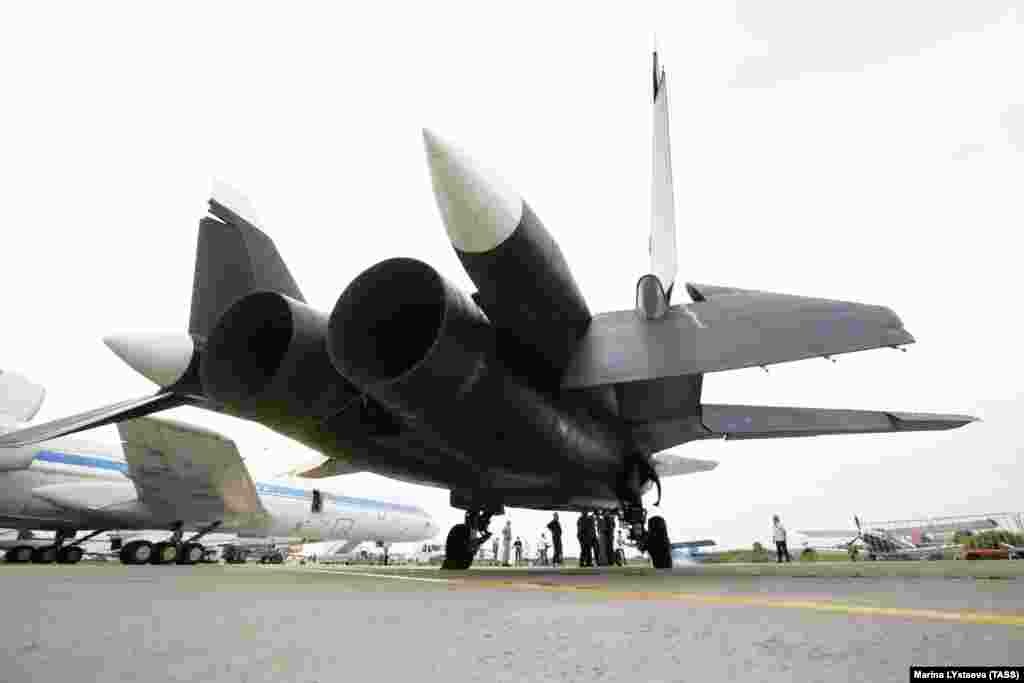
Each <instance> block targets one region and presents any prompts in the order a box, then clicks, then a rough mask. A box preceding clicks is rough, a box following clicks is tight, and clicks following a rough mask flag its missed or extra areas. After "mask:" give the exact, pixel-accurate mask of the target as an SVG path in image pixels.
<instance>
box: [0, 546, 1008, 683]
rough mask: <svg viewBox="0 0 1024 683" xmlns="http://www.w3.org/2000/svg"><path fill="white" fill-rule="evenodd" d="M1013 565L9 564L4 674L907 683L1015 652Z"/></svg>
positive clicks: (2, 578) (8, 677)
mask: <svg viewBox="0 0 1024 683" xmlns="http://www.w3.org/2000/svg"><path fill="white" fill-rule="evenodd" d="M908 564H911V563H908ZM977 564H978V565H982V564H985V563H977ZM997 564H998V565H1000V567H999V568H997V567H996V565H997ZM1011 564H1012V563H1009V562H1002V563H996V562H991V563H987V564H986V566H985V568H984V569H983V570H982V571H980V573H979V572H978V571H976V572H975V573H976V574H978V575H979V576H997V577H1000V578H962V577H953V578H948V577H944V576H942V575H934V576H925V577H921V576H913V575H912V574H913V573H914V570H913V569H907V570H905V571H904V572H903V573H906V574H910V575H909V576H884V575H877V576H864V575H861V576H856V573H862V574H863V571H864V570H863V569H862V568H856V569H853V570H851V569H850V568H849V567H847V568H846V569H842V568H840V569H833V570H831V571H829V570H828V569H827V568H825V567H815V568H811V569H808V568H800V567H793V568H783V569H779V570H776V569H773V568H768V567H765V568H762V571H760V574H761V575H756V574H755V573H751V572H750V571H746V570H743V568H733V569H731V570H722V569H720V568H719V569H708V570H705V569H704V568H683V569H679V570H675V571H673V572H671V573H667V572H654V571H653V570H646V569H626V570H612V571H606V572H600V571H593V570H591V571H572V572H553V571H550V570H547V571H545V570H518V571H517V570H487V569H482V570H478V571H471V572H454V573H447V572H445V573H442V572H439V571H437V570H436V569H427V570H401V569H397V570H393V569H381V568H375V567H353V568H342V567H329V566H324V565H318V566H306V567H297V566H296V567H290V566H287V565H286V566H260V565H247V566H226V565H213V566H199V567H178V566H159V567H158V566H147V567H124V566H121V565H119V564H110V565H87V564H81V565H77V566H60V565H50V566H45V565H44V566H33V565H0V586H2V594H3V603H2V605H3V607H2V609H3V613H4V619H3V620H2V627H0V628H2V633H0V643H2V645H0V680H3V681H19V682H21V681H26V682H28V681H40V682H42V681H46V682H50V681H63V680H72V681H247V682H249V681H252V682H255V681H303V682H314V681H317V682H326V681H340V680H347V679H351V678H354V677H359V678H364V677H368V678H371V679H373V680H388V681H390V680H414V681H423V680H429V681H432V680H444V681H523V680H539V681H565V680H572V681H588V680H592V681H620V680H621V681H631V682H637V681H719V680H733V681H737V680H738V681H748V680H749V681H905V680H908V671H909V667H910V665H911V664H919V665H957V664H959V665H964V664H967V665H983V666H989V665H1008V664H1010V665H1021V664H1024V579H1021V578H1016V576H1015V575H1016V574H1019V573H1021V572H1020V571H1019V570H1017V569H1016V567H1014V568H1013V569H1012V570H1007V569H1005V568H1003V567H1004V566H1009V565H1011ZM1022 564H1024V563H1022ZM928 565H929V563H916V566H918V567H922V568H923V567H927V566H928ZM960 566H961V567H963V566H965V565H964V564H963V563H961V565H960ZM874 571H881V570H874ZM885 571H888V572H891V571H893V570H891V569H888V568H887V569H886V570H885ZM920 571H923V570H920ZM961 571H963V570H962V569H961ZM843 572H845V573H847V574H848V575H847V576H837V575H836V574H841V573H843ZM787 573H788V574H790V575H784V574H787ZM895 573H900V572H898V571H897V572H895ZM794 574H795V575H794Z"/></svg>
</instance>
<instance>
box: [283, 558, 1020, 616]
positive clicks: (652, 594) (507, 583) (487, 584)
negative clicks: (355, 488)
mask: <svg viewBox="0 0 1024 683" xmlns="http://www.w3.org/2000/svg"><path fill="white" fill-rule="evenodd" d="M277 569H278V570H279V571H280V570H285V571H287V570H291V571H295V572H320V573H324V574H334V575H336V576H358V577H366V578H374V579H396V580H399V581H420V582H424V583H442V584H449V585H452V586H458V587H460V588H470V589H476V588H498V589H506V590H529V591H542V592H549V593H577V594H580V593H585V594H586V595H594V596H599V597H602V598H605V599H608V600H662V601H667V600H671V601H679V602H691V603H700V604H705V605H734V606H737V607H773V608H778V609H795V610H808V611H814V612H826V613H833V614H846V615H850V616H866V617H895V618H904V619H923V620H928V621H945V622H951V623H959V624H987V625H995V626H1018V627H1024V614H1004V613H999V612H975V611H957V610H938V609H923V608H916V607H872V606H865V605H851V604H847V603H843V602H832V601H829V600H792V599H789V600H787V599H785V598H781V599H780V598H770V597H762V596H758V595H721V594H708V593H681V592H673V591H623V590H615V589H611V588H607V587H605V586H603V585H600V584H593V583H590V584H571V583H564V584H563V583H537V582H533V581H515V580H502V579H480V578H452V579H440V578H431V577H426V576H409V575H406V574H384V573H376V572H359V571H351V570H347V569H322V568H314V567H302V568H299V567H280V568H277Z"/></svg>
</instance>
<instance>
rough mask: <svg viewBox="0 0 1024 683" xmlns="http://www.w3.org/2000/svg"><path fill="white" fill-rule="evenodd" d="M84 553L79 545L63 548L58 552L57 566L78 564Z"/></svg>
mask: <svg viewBox="0 0 1024 683" xmlns="http://www.w3.org/2000/svg"><path fill="white" fill-rule="evenodd" d="M84 553H85V551H83V550H82V549H81V548H80V547H78V546H77V545H72V546H66V547H64V548H61V549H60V550H59V551H57V564H78V563H79V562H80V561H81V559H82V555H83V554H84Z"/></svg>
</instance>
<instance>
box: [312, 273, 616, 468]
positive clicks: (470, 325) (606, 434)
mask: <svg viewBox="0 0 1024 683" xmlns="http://www.w3.org/2000/svg"><path fill="white" fill-rule="evenodd" d="M327 348H328V353H329V354H330V357H331V360H332V361H333V362H334V366H335V367H336V368H337V370H338V372H340V373H341V374H342V375H344V376H345V377H346V378H347V379H349V380H351V381H352V382H353V383H354V384H355V385H356V386H358V387H360V388H361V389H362V390H364V391H365V392H366V393H367V394H369V395H370V396H372V397H373V398H374V399H376V400H377V401H379V402H380V403H381V404H382V405H384V406H385V407H386V408H387V409H388V410H389V411H391V412H393V413H395V414H398V415H400V416H402V418H403V419H404V420H405V421H406V422H408V423H410V424H413V425H424V426H425V427H426V428H428V429H429V431H430V432H431V433H432V434H434V435H436V436H439V437H440V438H441V439H442V440H443V441H444V442H445V443H446V444H447V445H449V446H452V447H454V448H456V449H457V450H460V451H462V452H463V453H468V454H472V457H473V458H474V459H476V460H478V461H484V460H486V461H488V462H489V463H490V464H493V465H495V466H499V467H503V468H506V469H508V470H510V471H516V472H520V473H535V472H545V473H550V470H551V466H552V461H553V460H552V455H553V454H554V453H558V454H559V458H563V457H567V458H568V462H565V461H562V464H563V465H564V466H566V467H567V468H568V469H570V470H574V471H575V472H588V473H591V474H592V473H594V472H601V471H604V472H607V471H609V470H611V471H619V470H621V469H622V468H623V467H624V464H625V454H626V451H627V449H626V446H625V443H624V442H623V441H622V440H621V439H620V438H619V436H618V435H617V434H616V433H614V432H613V431H612V430H611V429H610V428H607V427H605V426H603V425H602V424H600V423H599V422H598V421H596V420H594V419H593V418H592V417H591V416H589V415H587V414H586V413H585V411H576V410H574V409H573V408H572V407H571V406H566V405H562V404H561V403H559V402H558V401H557V399H554V398H552V397H550V396H548V395H546V394H543V393H541V392H539V391H538V390H536V389H535V388H533V387H532V386H531V385H530V384H529V383H528V382H526V381H525V380H524V379H523V378H522V377H520V376H517V375H516V374H514V373H512V372H510V371H509V369H508V368H507V367H506V366H505V365H504V364H502V363H501V362H500V361H499V359H498V358H499V357H498V354H497V353H496V352H495V349H496V337H495V330H494V328H493V327H491V323H490V322H489V321H488V319H487V316H486V315H484V313H483V312H482V311H480V309H479V308H477V306H476V304H475V303H473V301H472V300H471V299H470V298H469V297H468V296H467V295H466V294H464V293H462V292H461V291H459V290H458V289H457V288H456V287H454V286H453V285H452V284H451V283H449V282H447V281H446V280H445V279H444V278H443V277H441V276H440V275H439V274H438V273H437V271H435V270H434V269H433V268H431V267H430V266H428V265H427V264H425V263H422V262H420V261H416V260H413V259H407V258H397V259H390V260H387V261H382V262H381V263H378V264H377V265H375V266H373V267H371V268H370V269H368V270H366V271H365V272H363V273H362V274H361V275H359V277H357V278H356V279H355V280H353V281H352V283H351V284H350V285H349V286H348V288H346V289H345V291H344V292H343V293H342V294H341V297H340V298H339V299H338V303H337V305H335V307H334V311H333V312H332V313H331V318H330V322H329V323H328V332H327Z"/></svg>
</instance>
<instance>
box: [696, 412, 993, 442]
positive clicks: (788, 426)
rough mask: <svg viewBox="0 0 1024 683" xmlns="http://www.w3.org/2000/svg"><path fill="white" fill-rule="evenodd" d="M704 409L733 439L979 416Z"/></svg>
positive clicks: (937, 425)
mask: <svg viewBox="0 0 1024 683" xmlns="http://www.w3.org/2000/svg"><path fill="white" fill-rule="evenodd" d="M702 412H703V416H702V418H701V421H702V422H703V423H704V426H705V428H707V430H708V431H709V432H711V434H712V436H727V437H728V438H730V439H766V438H773V437H792V436H820V435H825V434H860V433H881V432H903V431H906V432H911V431H927V430H937V429H955V428H956V427H962V426H964V425H965V424H968V423H970V422H974V421H975V420H976V418H973V417H970V416H967V415H929V414H926V413H887V412H881V411H872V410H831V409H825V408H776V407H769V406H730V405H704V406H703V410H702Z"/></svg>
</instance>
